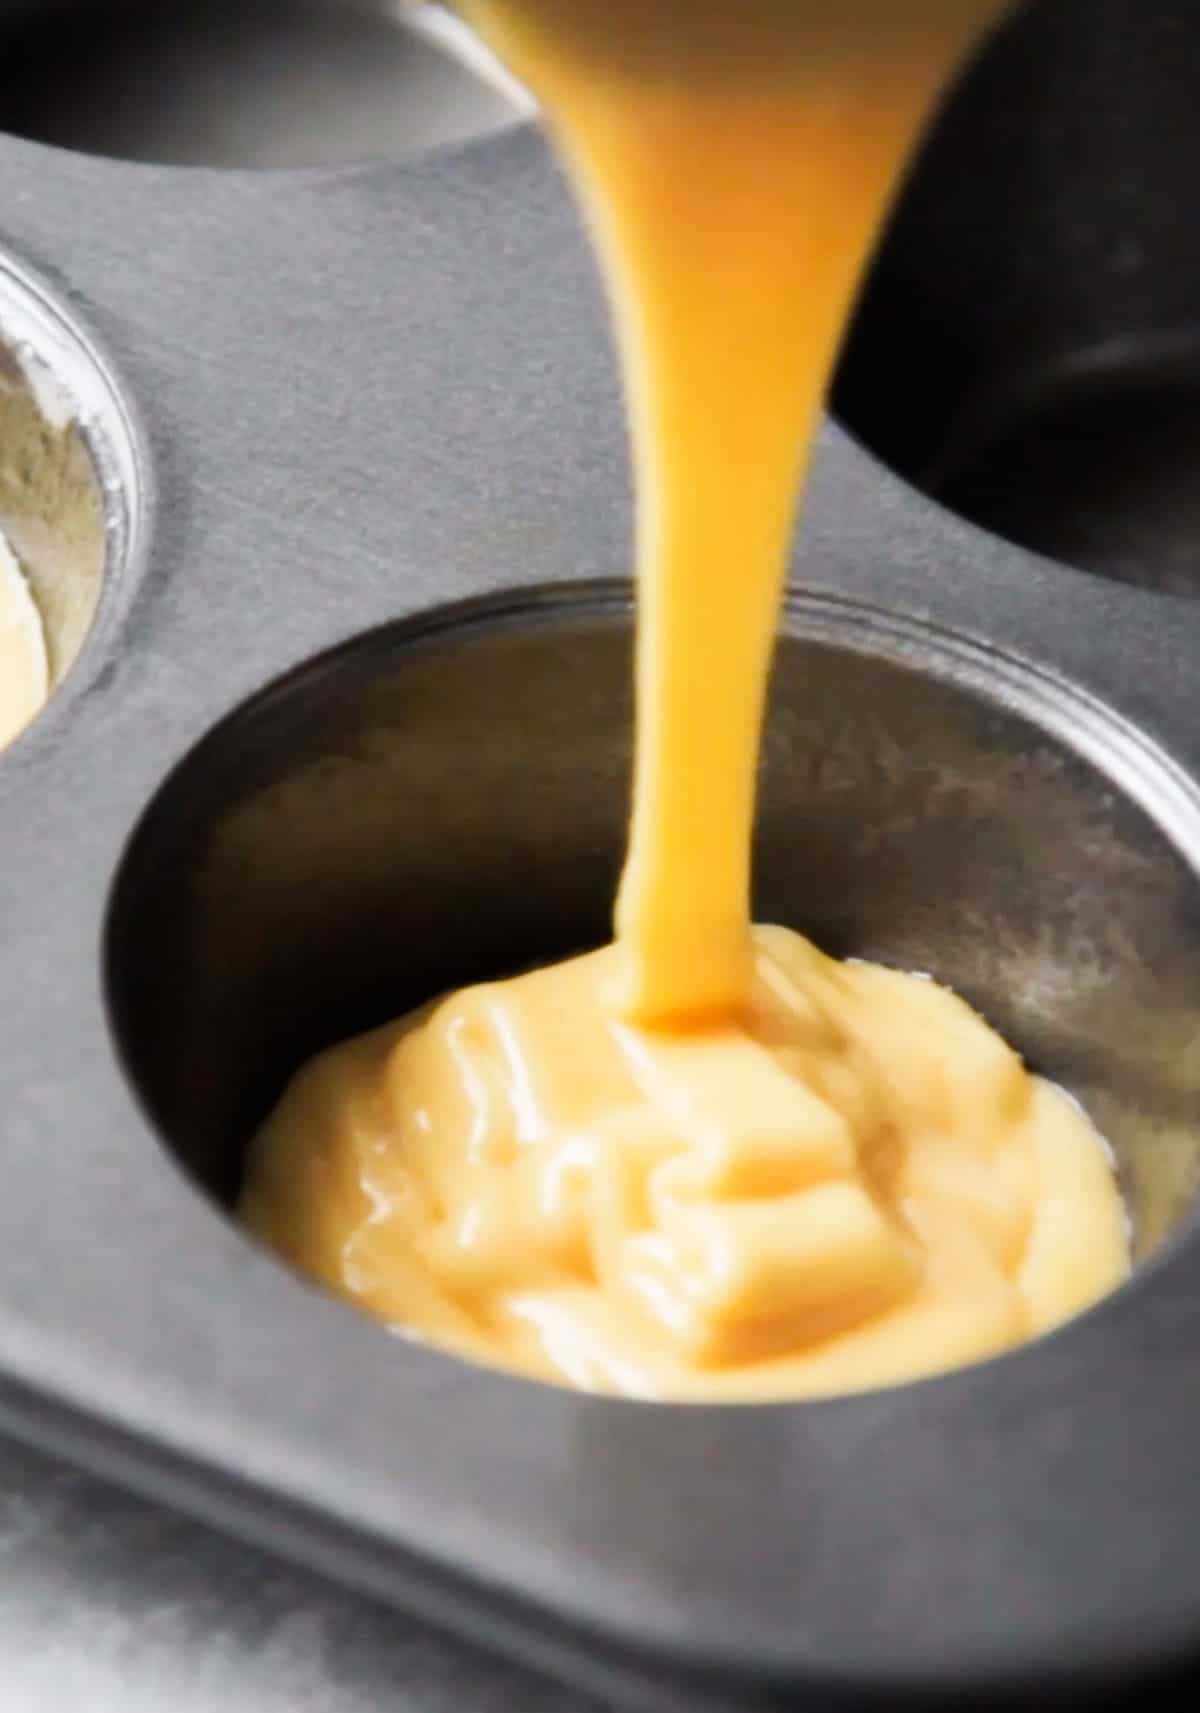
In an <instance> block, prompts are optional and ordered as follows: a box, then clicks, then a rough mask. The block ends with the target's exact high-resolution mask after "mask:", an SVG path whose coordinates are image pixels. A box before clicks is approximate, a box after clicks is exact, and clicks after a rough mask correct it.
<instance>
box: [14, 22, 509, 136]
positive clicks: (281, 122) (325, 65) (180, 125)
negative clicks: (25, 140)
mask: <svg viewBox="0 0 1200 1713" xmlns="http://www.w3.org/2000/svg"><path fill="white" fill-rule="evenodd" d="M427 10H428V8H422V7H420V6H419V5H413V6H412V7H409V6H399V7H394V6H390V5H388V4H386V3H385V0H178V3H177V4H175V5H172V6H168V7H163V6H159V5H156V4H153V3H152V0H103V3H101V4H96V3H94V0H87V3H81V0H13V3H12V4H8V5H5V6H4V7H3V8H0V126H3V128H4V129H5V130H8V131H11V132H15V133H16V134H17V135H18V136H22V137H31V138H34V139H35V140H36V141H38V142H46V143H53V144H56V145H58V146H59V147H62V148H69V149H74V150H77V151H79V152H81V153H85V154H95V155H107V156H112V157H116V158H118V159H123V160H138V161H147V162H154V163H159V164H163V165H171V166H215V167H248V168H268V167H313V166H326V165H336V164H338V163H342V162H352V161H360V160H368V159H386V160H395V159H399V158H401V157H404V156H408V155H412V154H415V153H419V152H420V151H421V150H423V149H427V148H430V147H433V146H434V145H437V144H442V143H457V142H461V141H462V140H464V139H465V138H469V137H475V136H482V135H484V134H486V133H488V132H491V131H496V130H499V129H501V128H502V127H503V126H504V125H505V124H506V123H508V122H509V121H510V120H511V119H512V118H513V116H514V114H515V112H516V110H517V108H518V106H519V105H521V102H520V97H519V92H518V91H516V89H515V87H513V88H510V87H509V86H508V85H507V84H506V83H502V81H501V79H500V78H499V75H498V74H497V75H496V76H488V75H476V71H478V69H479V68H480V67H483V68H484V70H485V72H487V71H490V67H488V66H487V62H486V61H485V60H484V59H483V56H482V55H479V56H472V65H473V67H474V68H475V69H474V70H473V69H469V68H468V66H467V65H466V64H465V63H464V57H463V56H462V55H461V54H460V53H458V52H457V51H453V50H455V49H457V46H458V38H457V37H456V35H455V34H454V33H453V32H451V31H448V30H435V29H427V28H425V27H424V14H425V12H426V11H427ZM410 13H411V18H410V16H409V14H410ZM447 44H449V49H450V50H451V51H448V49H447Z"/></svg>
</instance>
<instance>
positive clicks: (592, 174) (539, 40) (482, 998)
mask: <svg viewBox="0 0 1200 1713" xmlns="http://www.w3.org/2000/svg"><path fill="white" fill-rule="evenodd" d="M465 9H466V10H467V12H468V14H469V15H470V16H471V17H473V18H474V19H475V21H476V22H477V23H479V24H480V25H481V26H482V27H483V28H484V30H485V31H486V32H487V33H488V34H489V35H490V37H491V39H492V40H493V42H494V44H495V45H496V46H497V47H498V48H499V49H500V51H501V52H502V53H503V54H504V55H505V56H506V57H507V58H508V60H509V61H510V63H511V65H512V66H513V69H514V70H515V71H516V72H517V74H518V75H519V76H521V77H522V78H523V79H524V81H525V82H526V83H527V84H529V85H530V87H532V88H533V90H534V91H535V92H536V94H537V95H538V97H539V98H540V100H541V102H542V104H543V108H544V110H545V111H546V112H547V114H548V117H549V120H550V123H551V124H552V126H553V128H554V129H555V131H556V133H557V135H558V138H559V141H560V144H561V146H562V149H563V151H564V154H565V156H566V158H567V161H568V163H569V164H570V166H571V169H572V171H573V174H574V177H575V180H576V183H577V185H578V186H579V188H580V191H581V193H582V195H583V198H584V200H585V203H586V205H587V208H588V210H589V213H590V215H591V219H592V225H593V228H594V230H595V233H596V235H597V239H598V243H599V246H600V250H601V254H602V256H603V258H604V260H605V263H606V267H607V272H608V277H609V281H610V285H611V289H612V295H613V301H614V304H615V308H616V312H617V324H618V331H619V334H620V339H621V345H622V352H623V357H624V364H625V372H626V377H627V385H628V392H629V399H630V411H631V420H632V427H633V438H634V449H635V454H636V462H637V475H638V490H639V543H638V577H639V602H640V609H639V632H638V639H639V640H638V716H637V718H638V728H637V755H636V777H635V790H634V810H633V824H632V830H631V840H630V851H629V859H628V864H627V867H626V872H625V877H624V880H623V882H622V887H621V893H620V897H619V900H618V907H617V939H616V943H615V945H614V946H612V947H610V948H608V949H606V950H604V951H601V952H598V953H596V954H593V955H592V956H591V957H588V958H584V959H579V960H575V961H573V962H571V963H568V964H564V965H561V966H558V967H556V968H553V969H550V970H544V971H541V972H538V973H535V974H533V975H528V976H523V977H521V978H519V979H517V980H514V981H511V982H508V983H504V984H501V985H499V986H492V987H488V988H480V989H475V990H471V991H468V992H465V993H461V994H457V995H454V996H451V997H450V998H448V999H446V1000H443V1001H441V1002H440V1003H438V1004H437V1005H436V1006H434V1007H433V1008H432V1009H431V1010H430V1011H428V1012H426V1013H423V1014H422V1015H421V1016H419V1017H417V1018H413V1019H408V1020H406V1021H404V1022H401V1023H399V1024H397V1025H395V1026H394V1027H392V1028H390V1029H387V1030H383V1031H381V1032H379V1033H377V1034H375V1035H372V1036H370V1037H368V1038H367V1039H365V1040H363V1041H360V1042H355V1043H352V1044H351V1045H349V1046H346V1047H342V1048H339V1049H337V1050H335V1051H334V1052H332V1053H330V1054H327V1055H326V1056H325V1057H323V1058H322V1059H321V1060H319V1061H317V1063H316V1064H315V1065H314V1066H312V1067H310V1068H309V1069H308V1070H306V1071H305V1072H303V1073H302V1074H301V1075H300V1077H299V1078H298V1079H297V1080H296V1081H295V1083H294V1084H293V1085H292V1087H291V1089H290V1090H289V1091H288V1093H287V1095H286V1096H285V1098H284V1101H283V1104H282V1105H281V1107H280V1108H279V1109H278V1111H277V1112H276V1114H275V1115H274V1117H273V1118H272V1119H271V1120H270V1122H269V1123H268V1125H267V1126H266V1128H265V1130H264V1131H263V1133H262V1135H261V1136H260V1138H259V1139H258V1141H257V1143H256V1145H255V1148H254V1150H253V1152H252V1156H251V1160H250V1166H249V1172H248V1177H247V1185H246V1190H245V1196H244V1202H243V1213H244V1216H245V1218H246V1220H247V1222H248V1223H249V1224H250V1225H251V1227H252V1228H253V1229H255V1230H256V1231H257V1232H258V1233H259V1234H260V1235H261V1236H262V1237H263V1238H264V1239H265V1240H266V1241H267V1242H269V1243H270V1244H272V1245H273V1246H274V1247H275V1248H276V1249H277V1250H278V1251H279V1252H280V1253H281V1254H282V1255H284V1256H285V1257H286V1258H287V1259H289V1260H291V1261H292V1262H293V1263H294V1264H295V1265H296V1266H298V1267H300V1268H302V1269H304V1270H306V1271H308V1272H310V1273H312V1274H314V1275H315V1276H316V1277H318V1278H319V1279H322V1280H323V1281H324V1282H325V1283H326V1284H328V1285H329V1286H330V1287H331V1288H332V1289H334V1290H335V1291H338V1292H339V1293H341V1294H342V1295H344V1296H346V1297H348V1298H349V1299H350V1300H352V1301H355V1302H358V1303H359V1304H361V1305H362V1306H363V1307H364V1308H367V1309H369V1310H371V1311H372V1312H374V1313H375V1314H378V1315H380V1316H381V1317H382V1318H383V1319H385V1320H386V1321H388V1322H389V1323H391V1324H392V1325H393V1326H395V1327H397V1328H398V1329H402V1330H405V1331H407V1332H409V1333H412V1334H414V1335H416V1336H419V1337H427V1338H431V1339H435V1340H437V1341H438V1342H439V1343H443V1344H446V1345H449V1346H450V1347H452V1348H455V1349H458V1350H462V1351H465V1352H468V1353H470V1354H472V1355H475V1356H477V1357H479V1358H480V1359H482V1360H485V1361H492V1362H497V1363H502V1364H505V1365H508V1366H511V1367H513V1368H516V1369H518V1370H520V1371H523V1372H527V1373H531V1374H536V1375H540V1376H543V1377H547V1378H552V1379H556V1380H561V1381H564V1382H566V1383H569V1384H573V1385H577V1386H582V1387H588V1388H593V1389H597V1390H610V1391H617V1392H623V1393H629V1394H634V1395H638V1396H647V1397H672V1398H729V1399H734V1398H737V1399H741V1398H755V1397H770V1396H805V1395H814V1394H820V1393H828V1392H836V1391H847V1390H853V1389H856V1388H859V1387H864V1386H870V1385H877V1384H882V1383H885V1382H889V1381H893V1380H899V1379H905V1378H910V1377H912V1376H915V1375H917V1374H922V1373H929V1372H932V1371H935V1370H937V1369H941V1368H945V1367H949V1366H953V1365H954V1364H956V1363H961V1362H966V1361H970V1360H973V1359H975V1358H978V1357H981V1356H984V1355H988V1354H991V1353H993V1352H995V1351H997V1350H1001V1349H1003V1348H1005V1347H1007V1346H1009V1345H1012V1344H1014V1343H1016V1342H1018V1341H1020V1340H1021V1339H1024V1338H1027V1337H1029V1336H1031V1335H1032V1334H1034V1333H1036V1332H1039V1331H1041V1330H1043V1329H1045V1328H1047V1327H1050V1326H1052V1325H1054V1324H1056V1323H1057V1322H1058V1321H1061V1320H1062V1319H1063V1318H1064V1317H1066V1316H1068V1315H1071V1314H1073V1313H1075V1312H1077V1311H1078V1310H1079V1309H1081V1308H1083V1307H1085V1306H1086V1305H1087V1304H1089V1303H1091V1302H1092V1301H1094V1300H1095V1299H1096V1298H1097V1297H1098V1296H1100V1295H1101V1294H1102V1293H1103V1292H1104V1291H1106V1290H1108V1289H1109V1288H1111V1287H1112V1286H1113V1285H1114V1284H1116V1283H1117V1282H1118V1281H1119V1280H1120V1279H1121V1278H1122V1277H1123V1276H1124V1274H1125V1271H1126V1269H1127V1265H1128V1261H1127V1249H1126V1235H1125V1221H1124V1215H1123V1209H1122V1206H1121V1201H1120V1197H1119V1195H1118V1193H1117V1189H1116V1186H1115V1183H1114V1180H1113V1176H1112V1173H1111V1170H1110V1167H1109V1163H1108V1160H1107V1157H1106V1155H1105V1152H1104V1149H1103V1146H1102V1144H1101V1142H1100V1140H1099V1138H1098V1137H1097V1136H1096V1134H1095V1132H1094V1131H1092V1130H1091V1128H1090V1127H1089V1125H1088V1124H1087V1122H1086V1120H1085V1119H1084V1118H1083V1117H1082V1115H1081V1114H1080V1113H1079V1112H1078V1111H1077V1110H1076V1109H1075V1108H1074V1107H1073V1106H1072V1105H1071V1104H1070V1102H1069V1101H1068V1100H1067V1099H1066V1097H1065V1096H1064V1095H1062V1094H1060V1093H1059V1092H1058V1091H1056V1090H1054V1089H1053V1088H1051V1087H1049V1086H1048V1085H1046V1084H1045V1083H1042V1082H1039V1081H1036V1080H1034V1079H1032V1078H1030V1077H1028V1076H1027V1075H1026V1073H1025V1072H1024V1070H1023V1068H1022V1067H1021V1065H1020V1062H1019V1061H1018V1060H1017V1059H1016V1057H1015V1056H1014V1055H1013V1054H1012V1053H1011V1052H1010V1051H1009V1050H1008V1049H1007V1048H1006V1047H1005V1046H1004V1045H1003V1043H1002V1042H1000V1041H999V1040H998V1039H997V1038H996V1037H995V1036H994V1035H993V1034H992V1033H991V1032H990V1031H989V1030H988V1029H987V1028H986V1026H985V1025H984V1024H983V1023H982V1022H980V1020H979V1019H978V1018H976V1017H974V1016H973V1015H972V1014H971V1013H970V1012H969V1011H968V1010H967V1009H966V1007H965V1006H963V1005H962V1004H961V1003H960V1002H959V1001H958V1000H956V999H955V998H954V997H953V996H951V995H950V994H948V993H946V992H945V991H943V990H941V989H939V988H937V987H936V986H934V985H933V984H932V983H930V982H925V981H922V980H920V979H918V978H916V977H913V976H905V975H898V974H895V973H893V972H889V971H884V970H880V969H874V968H870V967H867V966H847V965H838V964H834V963H832V962H830V961H829V960H827V959H825V958H824V957H822V956H821V954H820V953H819V952H817V951H816V950H815V949H814V948H813V947H812V946H810V945H808V944H807V942H805V941H804V940H803V939H801V938H800V937H799V936H798V935H795V934H791V933H789V932H787V931H786V930H783V929H759V930H752V928H751V926H750V848H751V827H752V821H753V814H754V784H755V774H756V761H757V753H758V742H759V735H760V728H761V722H762V715H763V705H764V699H765V692H766V681H767V671H768V665H769V659H770V653H771V643H772V637H773V632H774V627H775V622H776V617H777V611H778V605H779V600H780V594H781V588H782V583H783V578H784V568H785V563H786V556H787V547H788V541H789V537H790V534H791V530H792V524H793V511H794V506H795V496H796V494H797V492H798V490H799V487H800V485H801V482H802V478H803V473H804V465H805V461H806V457H807V452H808V447H809V443H810V440H811V437H812V433H813V430H814V426H815V424H816V421H817V418H818V415H819V411H820V407H821V402H822V399H823V397H824V393H825V388H826V384H827V381H828V376H829V371H830V368H831V365H832V363H833V360H834V356H835V352H836V347H837V343H838V340H839V337H840V334H841V330H842V327H843V325H844V322H845V319H846V316H847V313H848V309H849V306H850V303H851V299H852V295H853V292H854V288H855V285H856V282H857V279H858V277H859V274H860V272H861V269H862V266H863V262H864V259H865V257H866V255H867V253H868V251H869V249H870V247H871V245H872V243H873V241H874V238H875V235H876V232H877V230H878V227H879V223H880V220H881V218H882V215H883V213H884V211H885V209H886V207H887V204H888V201H889V197H890V194H891V191H892V189H893V187H894V183H895V180H896V177H897V175H898V173H899V171H900V170H901V169H902V168H903V166H904V164H905V163H906V161H907V158H908V155H909V152H910V150H911V146H912V143H913V140H914V138H915V135H916V133H917V131H918V129H919V126H920V124H921V122H922V120H923V118H924V116H925V114H926V113H927V111H928V110H929V107H930V105H931V103H932V101H933V99H934V97H935V95H936V93H937V91H938V89H939V87H940V86H941V84H942V83H943V82H944V81H945V78H946V77H947V75H948V73H949V72H950V71H951V69H952V68H953V67H954V66H955V64H956V63H957V62H958V60H959V59H960V58H961V56H962V55H963V53H964V52H965V51H966V49H967V48H968V47H969V46H970V44H971V43H972V42H973V41H974V39H975V38H976V37H977V36H978V35H979V34H980V33H981V31H982V30H983V28H984V27H985V25H986V24H987V23H988V22H990V21H991V19H992V18H993V17H994V16H995V15H996V14H997V13H998V12H999V10H1000V9H1001V7H1000V0H739V4H738V5H736V6H728V5H727V4H726V3H725V0H471V3H470V4H468V5H467V6H466V8H465Z"/></svg>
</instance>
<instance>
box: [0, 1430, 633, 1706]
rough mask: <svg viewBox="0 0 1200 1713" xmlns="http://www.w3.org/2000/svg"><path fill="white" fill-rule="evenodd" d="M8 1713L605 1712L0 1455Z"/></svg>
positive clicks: (31, 1460) (11, 1449) (264, 1562)
mask: <svg viewBox="0 0 1200 1713" xmlns="http://www.w3.org/2000/svg"><path fill="white" fill-rule="evenodd" d="M0 1708H3V1713H166V1709H171V1710H172V1713H603V1709H602V1708H601V1707H600V1705H599V1703H597V1702H594V1701H592V1700H590V1699H588V1698H587V1697H585V1696H583V1695H578V1694H572V1693H570V1692H568V1691H566V1690H563V1689H560V1688H558V1687H556V1686H555V1685H552V1684H550V1683H549V1682H547V1681H546V1680H544V1679H542V1678H539V1677H535V1676H533V1675H532V1674H531V1673H528V1672H525V1671H522V1670H521V1669H520V1668H518V1667H516V1666H511V1665H506V1664H504V1663H502V1662H500V1661H498V1660H497V1659H495V1658H492V1657H487V1656H484V1655H481V1654H478V1653H476V1652H474V1651H473V1650H472V1649H470V1648H468V1647H465V1646H463V1645H461V1644H459V1643H456V1642H451V1641H448V1640H446V1639H445V1638H444V1637H441V1636H437V1635H435V1634H433V1633H432V1632H430V1631H428V1630H426V1629H425V1628H423V1627H422V1626H421V1625H419V1624H415V1623H413V1622H412V1621H411V1620H409V1619H406V1618H404V1617H402V1616H401V1615H400V1614H398V1613H396V1612H395V1611H391V1610H389V1609H387V1608H385V1607H382V1606H375V1605H372V1604H370V1603H369V1602H367V1601H365V1600H362V1599H360V1598H359V1597H357V1596H355V1595H352V1594H347V1593H343V1592H340V1591H339V1590H338V1589H336V1588H335V1587H333V1586H332V1585H331V1584H330V1583H328V1582H325V1581H322V1580H321V1579H319V1578H317V1577H315V1576H312V1575H309V1574H307V1573H305V1572H303V1571H299V1570H295V1569H292V1568H289V1567H288V1566H286V1565H284V1564H282V1563H281V1562H280V1561H279V1560H278V1559H275V1558H270V1557H267V1556H266V1555H265V1554H262V1553H256V1552H254V1551H252V1550H250V1549H249V1548H246V1547H243V1546H239V1545H236V1544H234V1543H233V1542H231V1541H227V1540H223V1539H220V1538H218V1537H217V1536H215V1535H212V1534H210V1533H209V1532H208V1531H207V1530H205V1529H204V1528H202V1527H201V1526H200V1525H199V1524H196V1523H192V1522H188V1521H186V1520H185V1519H183V1518H180V1517H178V1516H173V1515H171V1514H170V1513H169V1512H167V1511H164V1510H161V1509H158V1508H156V1507H153V1506H150V1505H147V1504H145V1503H144V1502H143V1501H141V1500H138V1499H133V1498H131V1497H129V1496H128V1495H127V1494H125V1493H122V1492H119V1491H117V1490H116V1489H114V1488H111V1487H107V1486H105V1485H104V1484H103V1483H101V1482H98V1481H95V1480H93V1479H92V1478H91V1477H90V1476H87V1475H83V1474H80V1473H79V1472H78V1471H76V1470H73V1469H70V1468H68V1467H67V1466H66V1465H63V1464H56V1463H54V1462H52V1461H51V1460H49V1459H47V1458H45V1457H42V1456H39V1455H38V1454H37V1453H36V1452H33V1451H28V1450H26V1449H24V1448H21V1447H17V1446H13V1445H4V1446H2V1447H0Z"/></svg>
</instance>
